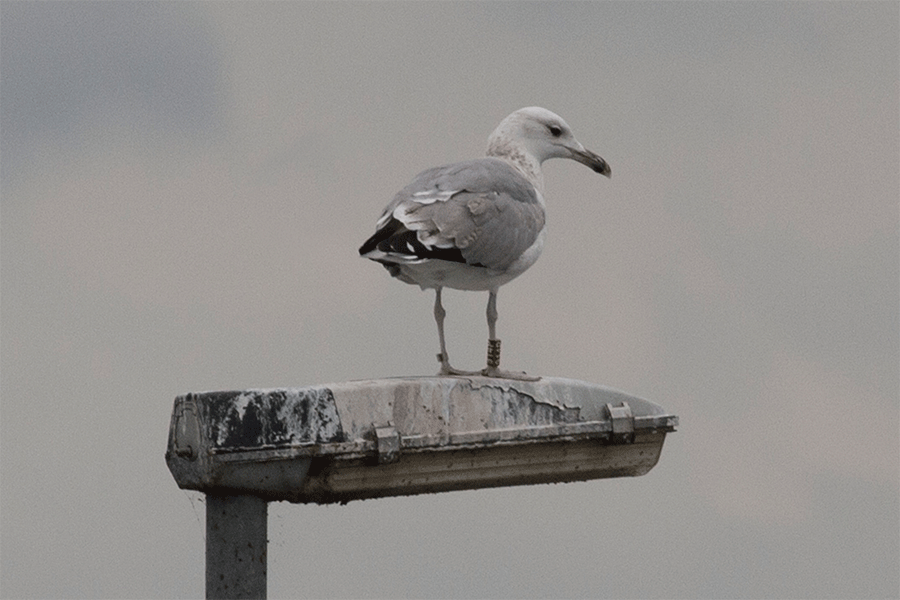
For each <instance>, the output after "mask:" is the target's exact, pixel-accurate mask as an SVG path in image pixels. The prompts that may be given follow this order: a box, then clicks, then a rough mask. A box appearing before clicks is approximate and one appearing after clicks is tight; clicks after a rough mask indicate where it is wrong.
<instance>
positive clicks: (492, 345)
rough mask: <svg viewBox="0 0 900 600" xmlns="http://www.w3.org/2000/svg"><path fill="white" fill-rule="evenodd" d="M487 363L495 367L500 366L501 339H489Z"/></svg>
mask: <svg viewBox="0 0 900 600" xmlns="http://www.w3.org/2000/svg"><path fill="white" fill-rule="evenodd" d="M487 364H488V367H491V368H493V369H496V368H497V367H499V366H500V340H488V353H487Z"/></svg>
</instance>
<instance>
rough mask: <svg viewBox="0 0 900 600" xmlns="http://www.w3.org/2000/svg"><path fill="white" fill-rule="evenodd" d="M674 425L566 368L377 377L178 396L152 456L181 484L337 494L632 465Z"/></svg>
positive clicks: (328, 497)
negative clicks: (553, 374)
mask: <svg viewBox="0 0 900 600" xmlns="http://www.w3.org/2000/svg"><path fill="white" fill-rule="evenodd" d="M677 424H678V418H677V417H675V416H674V415H670V414H667V413H666V412H665V411H664V410H663V409H662V408H661V407H659V406H658V405H656V404H653V403H652V402H648V401H646V400H642V399H640V398H636V397H633V396H629V395H627V394H624V393H622V392H619V391H616V390H612V389H610V388H606V387H603V386H598V385H593V384H588V383H584V382H581V381H574V380H568V379H559V378H543V379H541V380H540V381H537V382H520V381H508V380H498V379H490V378H484V377H469V378H458V377H441V378H438V377H424V378H397V379H381V380H374V381H357V382H347V383H339V384H332V385H323V386H316V387H310V388H298V389H277V390H251V391H241V392H211V393H203V394H188V395H186V396H180V397H179V398H177V399H176V401H175V408H174V410H173V413H172V425H171V427H170V435H169V449H168V452H167V453H166V459H167V462H168V464H169V468H170V470H171V471H172V474H173V475H174V477H175V479H176V481H177V482H178V484H179V486H181V487H183V488H186V489H196V490H200V491H206V492H209V491H219V492H221V491H228V490H230V491H232V492H241V493H253V494H257V495H259V496H260V497H263V498H266V499H270V500H289V501H294V502H345V501H348V500H353V499H362V498H374V497H380V496H391V495H406V494H417V493H426V492H439V491H446V490H455V489H471V488H478V487H493V486H501V485H518V484H528V483H549V482H562V481H579V480H587V479H596V478H602V477H619V476H629V475H630V476H635V475H642V474H644V473H646V472H647V471H649V470H650V469H651V468H652V467H653V466H654V465H655V464H656V462H657V461H658V460H659V456H660V452H661V451H662V445H663V441H664V439H665V435H666V433H668V432H670V431H674V430H675V427H676V426H677Z"/></svg>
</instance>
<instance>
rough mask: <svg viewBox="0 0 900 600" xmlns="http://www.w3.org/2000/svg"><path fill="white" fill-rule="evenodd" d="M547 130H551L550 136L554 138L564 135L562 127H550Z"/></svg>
mask: <svg viewBox="0 0 900 600" xmlns="http://www.w3.org/2000/svg"><path fill="white" fill-rule="evenodd" d="M547 129H549V130H550V135H552V136H553V137H559V136H561V135H562V128H561V127H557V126H556V125H548V126H547Z"/></svg>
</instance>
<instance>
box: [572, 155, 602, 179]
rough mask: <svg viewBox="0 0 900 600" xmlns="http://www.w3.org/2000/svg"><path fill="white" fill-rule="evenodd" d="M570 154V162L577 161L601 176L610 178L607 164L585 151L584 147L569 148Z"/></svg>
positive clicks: (597, 156)
mask: <svg viewBox="0 0 900 600" xmlns="http://www.w3.org/2000/svg"><path fill="white" fill-rule="evenodd" d="M569 150H570V151H571V153H572V160H577V161H578V162H580V163H581V164H583V165H586V166H588V167H590V168H591V169H593V170H594V171H596V172H597V173H600V174H601V175H606V176H607V177H609V178H612V169H610V168H609V164H608V163H607V162H606V161H605V160H603V159H602V158H601V157H600V156H599V155H597V154H594V153H593V152H591V151H590V150H587V149H586V148H584V147H581V148H569Z"/></svg>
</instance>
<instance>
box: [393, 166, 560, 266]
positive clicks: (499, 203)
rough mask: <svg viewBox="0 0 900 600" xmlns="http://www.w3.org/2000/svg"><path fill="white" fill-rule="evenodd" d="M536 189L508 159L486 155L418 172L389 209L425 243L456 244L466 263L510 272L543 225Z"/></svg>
mask: <svg viewBox="0 0 900 600" xmlns="http://www.w3.org/2000/svg"><path fill="white" fill-rule="evenodd" d="M537 194H538V192H537V191H536V190H535V189H534V187H533V186H532V185H531V184H530V183H529V182H528V181H527V180H526V179H525V178H524V177H523V176H522V175H520V174H519V173H518V171H516V170H515V169H513V168H512V167H510V166H509V165H507V164H506V163H505V162H503V161H500V160H497V159H492V158H484V159H477V160H474V161H466V162H463V163H456V164H453V165H449V166H446V167H437V168H435V169H429V170H428V171H424V172H422V173H420V174H419V175H418V176H417V177H416V178H415V179H414V180H413V181H412V183H410V185H408V186H407V187H405V188H404V189H403V190H401V191H400V192H399V193H398V194H397V196H396V197H395V198H394V201H393V202H391V204H390V205H389V206H388V207H387V209H386V210H385V214H384V215H383V216H382V219H381V220H380V221H379V227H383V226H385V225H386V224H387V223H388V222H389V221H391V220H392V218H393V219H396V220H397V221H399V222H400V223H402V224H403V225H404V226H405V227H406V228H407V229H409V230H412V231H415V232H416V236H417V238H418V240H419V242H421V243H422V244H423V245H424V246H426V247H429V248H455V249H458V250H459V251H460V253H461V254H462V256H463V258H464V259H465V261H466V263H468V264H471V265H481V266H484V267H487V268H489V269H491V270H496V271H504V270H506V269H507V268H508V267H509V266H510V265H511V264H512V263H513V262H514V261H515V260H516V259H517V258H519V256H521V255H522V253H523V252H525V250H527V249H528V248H529V247H530V246H531V245H532V244H534V242H535V240H537V238H538V235H539V234H540V232H541V230H542V229H543V228H544V209H543V206H541V204H540V202H539V200H538V196H537Z"/></svg>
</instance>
